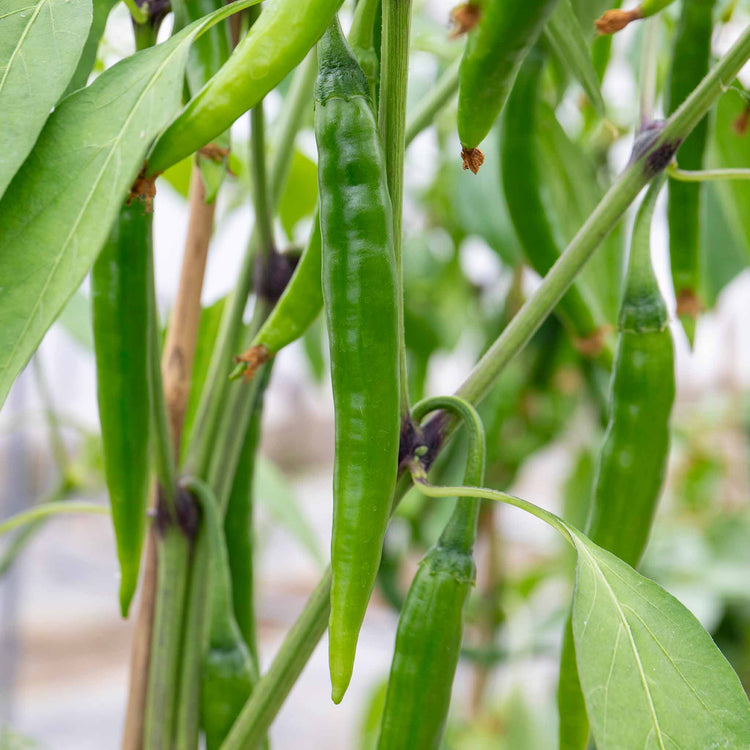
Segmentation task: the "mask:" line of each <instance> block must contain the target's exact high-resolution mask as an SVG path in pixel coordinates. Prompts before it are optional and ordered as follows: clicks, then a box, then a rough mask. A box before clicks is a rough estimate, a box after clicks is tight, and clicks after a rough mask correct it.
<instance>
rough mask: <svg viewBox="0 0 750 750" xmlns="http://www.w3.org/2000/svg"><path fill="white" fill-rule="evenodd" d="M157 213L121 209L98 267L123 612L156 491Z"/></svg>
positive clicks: (100, 386) (95, 284) (97, 305)
mask: <svg viewBox="0 0 750 750" xmlns="http://www.w3.org/2000/svg"><path fill="white" fill-rule="evenodd" d="M152 220H153V214H152V213H150V212H147V211H146V209H145V206H144V204H143V203H142V202H141V201H139V200H134V201H132V202H131V203H130V204H125V205H124V206H123V207H122V208H121V209H120V214H119V216H118V217H117V220H116V221H115V223H114V225H113V227H112V230H111V231H110V234H109V238H108V239H107V242H106V244H105V245H104V248H103V249H102V251H101V253H100V254H99V258H98V259H97V261H96V263H94V267H93V270H92V272H91V299H92V309H93V328H94V351H95V354H96V377H97V398H98V401H99V419H100V421H101V427H102V446H103V449H104V474H105V477H106V480H107V489H108V491H109V497H110V503H111V506H112V521H113V522H114V527H115V539H116V541H117V556H118V558H119V560H120V571H121V578H120V609H121V611H122V615H123V617H125V616H127V613H128V608H129V606H130V602H131V600H132V598H133V594H134V593H135V589H136V585H137V583H138V570H139V567H140V561H141V549H142V546H143V538H144V533H145V524H146V508H147V506H148V493H149V453H148V439H149V409H150V406H149V403H150V402H149V393H148V304H149V302H148V264H149V255H150V253H151V223H152Z"/></svg>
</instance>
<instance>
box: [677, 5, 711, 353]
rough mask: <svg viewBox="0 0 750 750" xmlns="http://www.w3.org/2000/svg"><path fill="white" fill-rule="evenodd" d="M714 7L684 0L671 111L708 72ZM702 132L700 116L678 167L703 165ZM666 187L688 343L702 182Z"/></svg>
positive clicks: (695, 301) (704, 124)
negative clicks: (667, 188)
mask: <svg viewBox="0 0 750 750" xmlns="http://www.w3.org/2000/svg"><path fill="white" fill-rule="evenodd" d="M713 7H714V0H683V3H682V14H681V16H680V23H679V25H678V27H677V35H676V37H675V45H674V55H673V56H672V71H671V74H670V79H669V101H668V103H667V109H668V111H669V112H670V113H671V112H673V111H674V110H675V109H677V107H679V106H680V104H682V102H683V101H685V99H686V98H687V96H688V94H690V92H691V91H692V90H693V89H694V88H695V87H696V86H697V85H698V84H699V83H700V81H701V79H702V78H703V77H704V76H705V75H706V73H708V61H709V55H710V53H711V32H712V31H713V18H712V11H713ZM707 137H708V118H707V117H704V118H703V119H702V120H701V121H700V122H699V123H698V125H696V127H695V128H694V129H693V132H692V133H691V134H690V135H689V136H688V137H687V138H686V139H685V141H684V142H683V143H682V145H681V146H680V151H679V153H680V166H681V167H682V168H683V169H702V167H703V153H704V151H705V150H706V139H707ZM668 187H669V191H668V202H667V218H668V220H669V257H670V263H671V266H672V283H673V284H674V292H675V297H676V298H677V315H678V316H679V317H680V319H681V321H682V325H683V328H684V329H685V333H686V334H687V336H688V339H689V340H690V342H691V343H692V342H693V337H694V335H695V319H696V317H697V315H698V312H699V311H700V307H701V305H700V299H699V296H698V295H699V286H700V229H701V218H700V216H701V192H702V189H703V188H702V186H701V184H700V183H699V182H698V183H692V184H691V183H687V182H680V181H678V180H669V186H668Z"/></svg>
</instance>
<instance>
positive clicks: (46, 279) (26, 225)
mask: <svg viewBox="0 0 750 750" xmlns="http://www.w3.org/2000/svg"><path fill="white" fill-rule="evenodd" d="M254 1H255V0H245V1H244V2H235V3H232V5H230V6H227V7H226V8H221V9H220V10H218V11H217V12H215V13H212V14H211V15H209V16H206V17H205V18H203V19H201V20H200V21H196V22H195V23H194V24H192V25H191V26H189V27H187V28H186V29H184V30H183V31H181V32H180V33H179V34H177V35H175V36H173V37H172V38H171V39H169V40H168V41H166V42H164V43H163V44H160V45H158V46H156V47H152V48H150V49H146V50H143V51H142V52H139V53H137V54H135V55H133V56H132V57H129V58H127V59H126V60H123V61H121V62H119V63H118V64H117V65H114V66H113V67H111V68H109V69H108V70H107V71H105V72H104V73H102V75H101V76H99V77H98V78H97V79H96V80H95V81H94V82H93V83H92V84H91V86H88V87H87V88H85V89H81V90H79V91H77V92H76V93H74V94H72V95H71V96H69V97H67V98H66V99H65V100H64V101H63V102H62V103H61V104H60V105H59V106H58V107H57V108H56V109H55V111H54V113H53V114H52V115H51V117H50V118H49V120H48V121H47V123H46V125H45V126H44V129H43V131H42V133H41V135H40V136H39V140H38V142H37V144H36V146H35V148H34V150H33V152H32V153H31V155H30V156H29V158H28V159H27V160H26V162H25V163H24V165H23V167H22V168H21V170H20V171H19V172H18V174H17V175H16V177H15V178H14V180H13V182H12V183H11V185H10V186H9V189H8V192H7V193H6V195H5V196H4V197H3V199H2V201H0V226H2V227H3V233H2V236H0V405H1V404H2V403H3V401H4V400H5V397H6V396H7V394H8V390H9V389H10V386H11V384H12V383H13V380H14V379H15V378H16V376H17V375H18V373H19V372H20V371H21V370H22V369H23V367H24V366H25V365H26V362H27V361H28V359H29V357H30V356H31V354H32V353H33V352H34V350H35V349H36V347H37V346H38V345H39V342H40V341H41V339H42V336H43V335H44V333H45V331H46V330H47V329H48V328H49V326H50V325H51V324H52V322H53V321H54V320H55V318H56V317H57V316H58V314H59V313H60V310H61V309H62V307H63V305H64V304H65V302H66V301H67V300H68V299H69V298H70V297H71V295H72V294H73V293H74V292H75V290H76V289H77V288H78V287H79V285H80V284H81V281H83V278H84V276H85V275H86V273H87V271H88V270H89V268H90V267H91V265H92V263H93V262H94V260H95V259H96V256H97V255H98V253H99V250H100V249H101V246H102V244H103V243H104V240H105V239H106V236H107V233H108V231H109V227H110V225H111V224H112V221H113V220H114V217H115V214H116V212H117V211H118V210H119V207H120V205H121V203H122V201H123V200H124V199H125V196H126V195H127V193H128V189H129V188H130V186H131V185H132V183H133V180H134V179H135V177H136V175H137V173H138V170H139V168H140V166H141V164H142V162H143V158H144V156H145V154H146V150H147V149H148V147H149V145H150V144H151V142H152V141H153V139H154V138H155V137H156V135H158V133H159V132H160V131H161V130H163V129H164V127H165V126H166V125H167V124H168V122H169V120H170V119H171V118H172V116H173V115H174V113H175V112H176V110H177V109H178V108H179V106H180V96H181V92H182V77H183V75H184V71H185V62H186V59H187V54H188V50H189V47H190V43H191V42H192V40H193V39H194V38H195V37H196V36H197V35H198V34H200V33H201V32H202V31H204V30H205V29H206V28H208V27H209V26H210V25H211V24H212V23H216V22H218V21H219V20H221V19H223V18H225V17H227V16H228V15H229V14H231V13H232V12H236V11H238V10H241V9H242V8H243V7H246V6H248V5H250V4H251V3H252V2H254Z"/></svg>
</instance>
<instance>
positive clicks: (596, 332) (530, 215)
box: [500, 47, 605, 355]
mask: <svg viewBox="0 0 750 750" xmlns="http://www.w3.org/2000/svg"><path fill="white" fill-rule="evenodd" d="M543 67H544V55H543V53H542V52H541V50H540V49H539V48H538V47H537V48H535V49H534V50H532V52H531V53H529V55H528V56H527V58H526V62H525V63H524V64H523V65H522V66H521V70H520V71H519V73H518V78H517V79H516V84H515V86H514V87H513V92H512V93H511V95H510V97H509V99H508V106H507V108H506V111H505V115H504V117H503V126H502V128H501V129H500V139H501V140H500V150H501V176H502V182H503V191H504V193H505V201H506V204H507V206H508V212H509V214H510V218H511V221H512V222H513V227H514V228H515V230H516V235H517V236H518V239H519V242H520V243H521V247H522V248H523V251H524V255H525V256H526V258H527V260H528V261H529V263H530V264H531V266H532V268H533V269H534V270H535V271H536V272H537V273H538V274H539V275H540V276H545V275H546V274H547V272H548V271H549V270H550V268H552V266H553V264H554V263H555V261H556V260H557V259H558V258H559V257H560V250H559V248H560V247H561V246H564V243H562V242H561V241H558V238H557V237H556V232H555V229H554V227H553V226H552V224H551V222H550V220H549V219H548V218H547V217H548V216H549V213H550V212H549V209H548V207H547V206H545V204H544V200H543V198H542V188H541V180H540V174H539V164H538V160H537V151H538V143H537V105H538V102H539V84H540V81H541V74H542V69H543ZM557 311H558V314H559V316H560V318H561V319H562V320H563V322H564V323H565V325H566V328H567V329H568V331H569V332H570V333H572V334H574V336H575V337H576V338H577V347H578V348H579V350H581V351H583V352H584V353H586V354H590V355H593V354H599V353H600V352H601V351H602V349H603V347H604V345H605V340H604V337H603V335H602V331H603V327H602V322H603V321H602V319H601V315H600V314H599V312H598V310H597V306H596V302H595V301H594V300H593V298H592V296H591V294H590V293H589V292H588V289H587V288H586V287H585V286H584V285H583V283H582V282H581V281H577V282H576V283H575V284H574V285H573V286H571V288H570V289H569V291H567V292H566V293H565V296H564V297H563V298H562V300H561V301H560V305H559V307H558V308H557Z"/></svg>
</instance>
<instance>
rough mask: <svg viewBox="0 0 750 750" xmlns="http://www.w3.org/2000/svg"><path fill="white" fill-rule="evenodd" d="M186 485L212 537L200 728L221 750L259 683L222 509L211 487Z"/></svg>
mask: <svg viewBox="0 0 750 750" xmlns="http://www.w3.org/2000/svg"><path fill="white" fill-rule="evenodd" d="M183 484H184V486H185V488H186V489H187V490H189V491H190V492H191V493H192V494H193V495H194V496H195V497H196V498H197V499H198V501H199V502H200V505H201V509H202V511H203V527H204V530H203V532H202V533H205V534H207V535H208V549H209V560H210V578H211V586H210V591H211V623H210V626H209V636H208V648H207V650H206V653H205V655H204V658H203V667H202V670H201V705H200V713H201V726H202V727H203V730H204V732H205V734H206V748H207V749H208V750H214V749H215V748H219V747H220V746H221V743H222V742H223V741H224V739H225V738H226V736H227V735H228V734H229V730H230V729H231V728H232V724H233V723H234V720H235V719H236V718H237V715H238V714H239V712H240V711H241V710H242V707H243V706H244V705H245V701H247V699H248V697H249V695H250V693H251V692H252V689H253V686H254V685H255V683H256V682H257V680H258V674H257V671H256V669H255V667H254V665H253V661H252V658H251V656H250V651H249V650H248V647H247V644H246V643H245V641H244V639H243V637H242V633H240V629H239V627H238V625H237V621H236V620H235V617H234V610H233V608H232V580H231V577H230V572H229V559H228V557H227V549H226V546H225V542H224V534H223V533H222V523H221V517H220V514H219V508H218V504H217V502H216V498H215V497H214V495H213V492H212V491H211V489H210V488H209V487H208V485H207V484H205V483H203V482H201V481H200V480H199V479H193V478H189V479H186V480H185V481H184V483H183Z"/></svg>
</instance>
